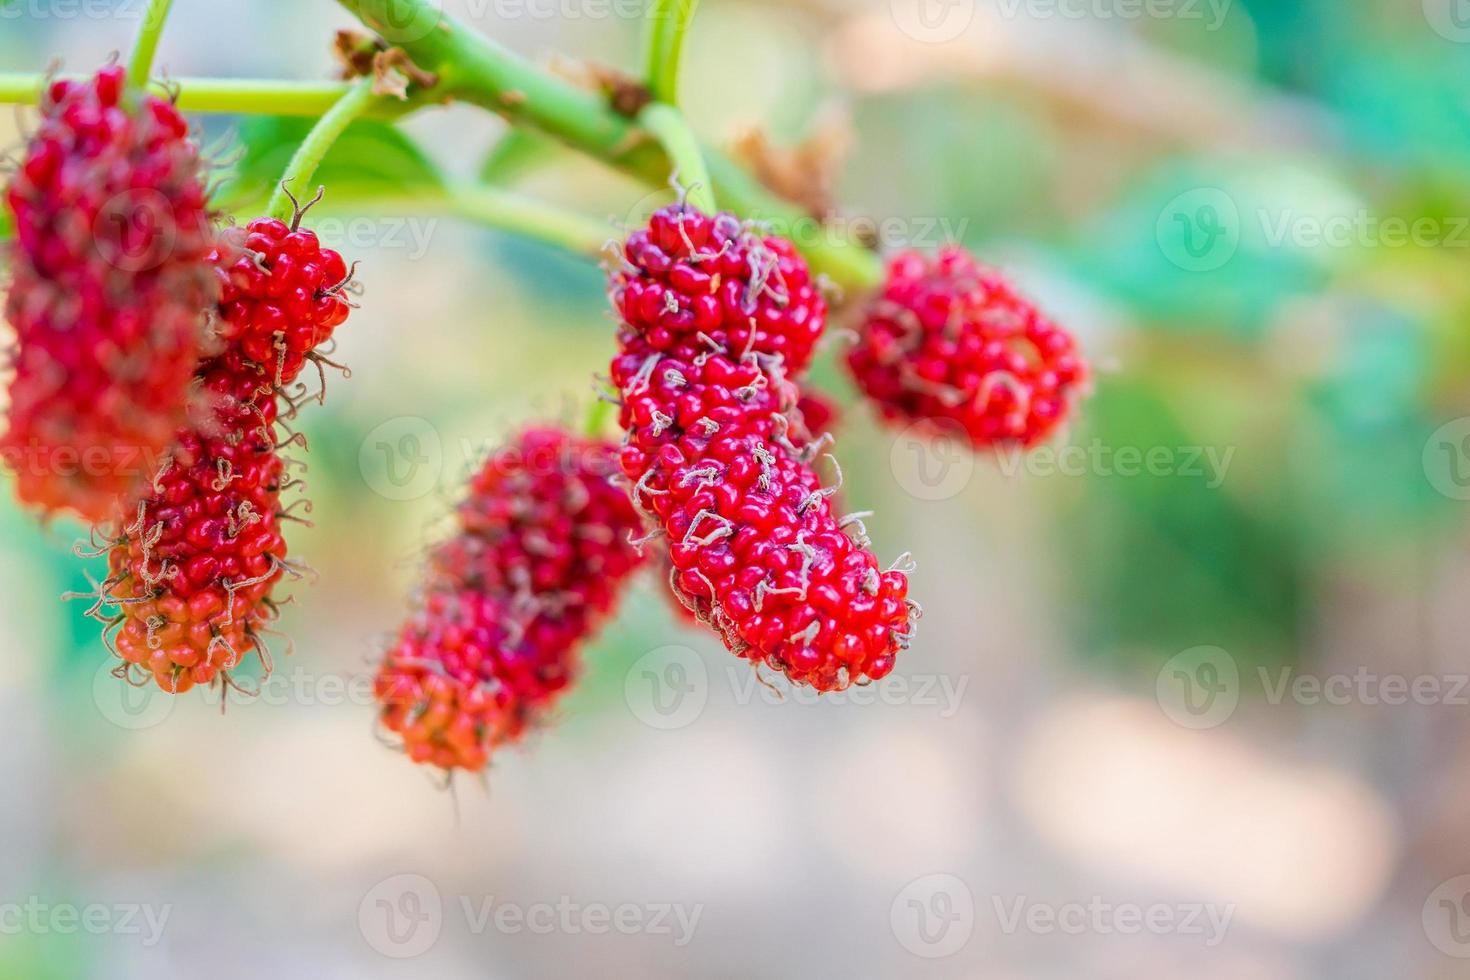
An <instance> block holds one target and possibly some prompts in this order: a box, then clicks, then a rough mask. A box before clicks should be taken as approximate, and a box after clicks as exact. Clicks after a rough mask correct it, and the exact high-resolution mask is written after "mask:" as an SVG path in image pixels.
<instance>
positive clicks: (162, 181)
mask: <svg viewBox="0 0 1470 980" xmlns="http://www.w3.org/2000/svg"><path fill="white" fill-rule="evenodd" d="M122 96H123V71H122V69H121V68H119V67H117V66H111V67H107V68H104V69H102V70H101V71H100V72H98V73H97V74H96V76H94V77H93V78H91V79H88V80H84V81H57V82H55V83H53V84H52V85H51V86H50V87H49V88H48V90H47V92H46V93H45V96H44V98H43V100H42V105H41V110H42V118H41V123H40V127H39V129H38V130H37V131H36V133H35V135H34V136H33V137H32V138H31V140H30V143H29V145H28V146H27V147H26V151H25V156H24V158H23V159H22V161H21V163H20V165H19V168H18V170H17V171H16V174H15V177H14V179H13V180H12V182H11V184H10V187H9V189H8V191H7V192H6V198H5V200H6V204H7V206H8V207H9V208H10V210H11V213H12V214H13V216H14V222H15V242H14V245H13V247H12V248H11V249H10V254H9V259H10V265H11V267H12V269H13V274H12V280H11V284H10V293H9V298H8V300H7V302H6V306H5V315H6V317H7V318H8V319H9V321H10V323H11V325H12V326H13V327H14V329H15V333H16V349H15V352H14V356H13V366H14V371H15V373H14V378H13V380H12V382H11V387H10V411H9V426H8V428H7V430H6V432H5V435H4V436H3V438H0V456H3V458H4V459H5V461H6V463H7V464H8V465H9V467H10V468H11V469H12V470H13V471H14V473H15V477H16V489H17V493H18V495H19V496H20V498H21V499H22V500H23V501H25V502H27V503H30V504H33V505H35V506H37V507H39V508H40V509H42V510H43V511H45V512H46V513H48V514H50V513H55V512H58V511H66V510H69V511H72V512H75V513H76V514H78V515H80V516H81V517H83V518H86V519H88V520H91V521H94V522H96V521H101V520H105V519H107V518H109V517H111V516H112V515H113V513H114V510H113V509H114V507H115V505H116V504H117V503H118V502H119V501H124V502H126V501H129V499H130V498H131V497H132V496H133V495H134V494H135V493H137V492H139V491H140V490H141V489H142V487H143V485H144V484H145V483H146V481H147V479H148V477H149V476H150V475H152V472H153V471H155V470H156V469H157V466H158V463H159V461H160V460H162V459H163V457H164V455H165V454H166V452H167V451H168V448H169V445H170V444H171V443H172V441H173V438H174V432H175V430H176V429H177V428H178V427H179V426H180V425H181V424H182V423H183V422H184V420H185V414H186V407H185V403H186V395H187V392H188V389H189V385H190V380H191V378H192V377H193V376H194V373H195V369H196V367H197V365H198V361H199V356H200V349H201V344H202V342H203V326H204V315H205V312H206V311H207V310H208V309H209V308H210V307H211V306H212V305H213V302H214V295H215V289H216V287H215V282H214V279H213V277H212V275H211V274H210V269H209V265H208V255H209V249H210V242H211V228H210V215H209V210H208V206H207V203H206V195H205V185H204V180H203V178H202V176H201V164H200V157H199V152H198V149H197V147H196V146H195V145H194V144H193V143H192V142H191V141H190V139H189V133H188V126H187V124H186V123H185V122H184V119H183V117H182V116H180V115H179V113H178V111H177V110H176V109H175V108H174V107H173V105H172V104H170V103H169V102H166V101H163V100H161V99H158V98H155V97H153V96H149V95H145V94H142V93H133V94H132V95H131V98H133V99H136V107H135V108H128V107H126V106H125V104H124V102H123V98H122Z"/></svg>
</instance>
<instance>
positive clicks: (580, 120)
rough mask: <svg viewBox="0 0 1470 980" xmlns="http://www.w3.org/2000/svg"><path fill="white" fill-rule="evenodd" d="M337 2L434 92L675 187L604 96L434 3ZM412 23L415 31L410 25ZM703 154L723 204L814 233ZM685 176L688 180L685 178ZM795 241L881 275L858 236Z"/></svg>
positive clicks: (841, 276)
mask: <svg viewBox="0 0 1470 980" xmlns="http://www.w3.org/2000/svg"><path fill="white" fill-rule="evenodd" d="M338 3H340V4H341V5H342V6H343V7H345V8H346V9H347V10H348V11H350V12H351V13H352V14H354V15H356V16H357V17H358V18H359V19H360V20H361V21H362V22H363V23H364V24H366V25H367V26H368V27H369V28H371V29H373V30H375V31H378V32H380V33H383V34H385V35H386V36H387V37H388V38H389V39H391V41H392V43H394V44H395V45H397V46H398V47H401V48H403V49H404V50H405V51H406V52H407V53H408V55H409V56H410V57H411V58H413V60H414V62H415V63H416V64H417V65H418V66H419V67H420V68H423V69H424V70H426V71H431V72H434V73H435V74H437V75H438V76H439V85H438V86H437V87H436V90H435V91H436V94H438V95H441V96H443V97H446V98H453V99H459V100H462V101H465V102H469V103H472V104H474V105H478V106H481V107H482V108H486V109H489V110H491V111H492V112H496V113H499V114H500V115H502V116H505V117H506V118H507V119H509V120H510V121H511V122H513V123H515V124H517V125H523V126H530V127H532V128H535V129H539V130H541V131H542V132H544V133H547V134H548V135H550V136H554V137H556V138H557V139H559V140H561V141H562V142H563V143H566V144H567V145H569V146H571V147H573V148H574V149H576V150H579V151H581V152H583V153H586V154H587V155H589V156H592V157H595V158H596V159H598V160H602V161H603V162H605V163H607V164H609V165H611V166H613V167H616V168H617V169H619V170H622V171H624V172H625V173H628V174H631V175H632V176H634V177H637V178H638V179H639V180H642V181H644V182H645V183H648V184H652V185H654V186H662V185H664V184H666V183H667V181H668V179H669V175H670V171H671V169H672V164H671V162H670V160H669V158H668V156H667V154H665V152H664V151H663V149H662V148H661V147H660V146H659V144H658V142H657V141H656V140H653V139H650V138H649V135H648V133H646V132H645V131H644V130H642V129H640V128H638V127H636V126H635V125H634V124H633V123H632V122H631V121H630V120H628V119H626V118H624V117H622V116H620V115H618V114H617V113H616V112H614V111H613V110H612V108H611V107H610V106H609V105H608V104H607V102H606V101H605V100H604V99H603V98H601V97H600V96H599V95H597V94H596V93H593V92H590V91H587V90H585V89H582V88H578V87H577V86H576V85H573V84H572V83H571V82H568V81H565V80H563V79H561V78H557V77H555V76H552V75H548V74H546V73H545V72H542V71H540V70H538V69H537V68H535V67H534V66H532V65H531V64H530V63H528V62H526V61H525V60H524V59H522V58H520V57H518V56H517V55H515V54H512V53H511V52H510V51H507V50H506V49H505V48H503V47H501V46H500V45H498V44H496V43H495V42H494V41H492V40H490V39H489V38H487V37H484V36H483V35H480V34H478V33H476V32H475V31H473V30H471V29H469V28H468V27H466V26H465V25H464V24H463V23H461V22H460V21H458V20H456V19H455V18H453V17H451V16H449V15H448V14H444V13H442V12H440V11H439V10H438V9H437V8H436V7H435V6H434V5H433V4H432V3H431V2H430V0H338ZM405 24H408V25H410V28H408V29H405V27H404V26H403V25H405ZM703 156H704V160H705V162H706V164H707V165H708V167H709V172H710V175H711V177H712V178H713V184H714V191H715V193H716V194H717V195H718V197H719V200H720V201H721V202H722V203H723V204H724V206H725V207H727V208H729V209H730V210H732V211H734V212H736V213H737V214H739V215H741V216H743V217H746V218H754V219H757V220H763V221H768V222H771V223H772V224H774V225H775V226H776V227H777V229H778V230H781V231H783V232H786V231H787V229H792V228H798V227H808V226H812V227H814V228H815V223H814V222H813V221H812V219H811V218H810V217H809V216H808V215H807V214H806V213H805V212H804V211H802V210H801V209H800V208H798V207H796V206H795V205H792V204H790V203H788V202H786V201H783V200H782V199H780V198H779V197H777V196H775V195H774V194H772V193H771V192H770V191H768V190H766V189H765V188H764V187H762V186H761V185H760V183H759V182H758V181H756V180H755V179H754V178H753V177H751V176H750V175H749V174H747V173H746V172H745V171H743V170H741V169H740V168H739V167H738V166H736V165H735V164H734V163H732V162H730V161H729V160H728V159H727V158H725V157H724V156H723V155H721V154H719V153H718V152H715V151H713V150H711V149H710V148H709V147H705V148H704V153H703ZM680 176H681V178H684V179H686V180H687V179H688V178H687V175H685V174H683V173H681V174H680ZM788 234H789V232H788ZM792 237H793V240H794V241H795V242H796V244H797V246H798V247H800V248H801V250H802V251H803V252H804V253H805V255H806V257H807V259H808V261H810V262H811V264H812V267H813V268H814V269H815V270H816V271H818V272H822V273H826V274H827V275H828V276H829V277H830V278H831V279H832V280H834V281H835V282H837V283H838V284H839V285H842V286H849V287H858V288H864V287H868V286H872V285H875V284H876V283H878V282H879V281H881V279H882V273H883V270H882V264H881V262H879V260H878V257H877V256H875V255H874V254H873V253H872V252H870V251H869V250H868V249H867V248H865V247H864V246H863V245H862V244H861V243H859V242H857V241H855V240H851V239H848V238H845V237H843V236H841V235H839V234H837V233H836V232H835V231H833V230H830V229H815V231H814V234H812V235H811V236H806V235H798V236H792Z"/></svg>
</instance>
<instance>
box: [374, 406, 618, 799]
mask: <svg viewBox="0 0 1470 980" xmlns="http://www.w3.org/2000/svg"><path fill="white" fill-rule="evenodd" d="M617 475H618V474H617V453H616V450H615V449H614V448H613V447H612V446H610V445H607V444H605V443H600V442H593V441H590V440H586V439H579V438H577V437H575V436H571V435H569V434H567V433H565V432H561V431H559V430H555V429H532V430H529V431H527V432H524V433H522V434H521V435H520V436H519V437H517V438H516V439H514V440H512V441H511V442H510V443H509V444H507V445H506V446H505V447H503V448H502V449H500V450H499V451H497V452H496V453H495V454H493V455H492V456H491V457H490V458H489V459H488V460H487V461H486V463H485V465H484V466H483V467H482V468H481V469H480V471H479V472H478V473H477V474H476V475H475V477H474V478H473V479H472V480H471V481H470V485H469V488H468V491H467V493H466V496H465V499H464V501H463V502H462V503H461V504H460V506H459V508H458V512H457V525H458V533H456V534H455V535H454V536H453V537H451V538H450V539H449V540H448V541H446V542H445V543H444V544H443V545H441V546H439V547H438V548H437V549H435V551H434V553H433V554H432V556H431V557H430V561H429V577H428V583H427V586H426V589H425V598H424V600H423V603H422V605H421V607H420V608H419V609H418V610H417V611H416V612H415V614H414V615H413V616H412V617H411V618H410V620H409V621H408V623H407V624H406V625H405V626H404V628H403V630H402V632H401V633H400V635H399V638H398V642H397V644H396V645H395V646H394V647H393V649H392V650H390V651H389V652H388V655H387V657H386V658H385V660H384V663H383V665H382V667H381V668H380V670H379V672H378V676H377V682H376V685H377V686H376V690H377V694H378V698H379V700H380V702H381V703H382V713H381V719H382V722H383V724H384V726H385V727H386V728H387V729H388V730H390V731H392V732H395V733H397V734H398V735H399V736H400V737H401V738H402V739H403V742H404V745H405V748H406V749H407V751H408V754H409V756H410V758H412V759H413V760H414V761H416V762H423V763H427V764H430V765H435V766H439V767H440V768H443V769H455V768H460V769H468V770H472V771H473V770H479V769H482V768H484V766H485V765H486V763H487V762H488V760H489V757H490V752H491V750H492V749H493V748H494V747H495V746H497V745H500V744H502V743H505V742H510V741H513V740H515V739H516V738H518V737H519V736H520V735H521V733H522V732H523V731H524V729H525V728H526V726H527V724H529V723H531V722H533V721H536V720H538V719H540V718H542V717H544V716H545V714H546V713H547V711H548V710H549V709H550V707H551V705H552V704H553V703H554V701H555V699H556V697H557V696H558V695H559V694H560V693H561V692H562V690H563V689H565V688H566V686H567V684H568V682H569V681H570V680H571V679H572V678H573V677H574V676H575V673H576V667H577V651H578V647H579V646H580V644H581V643H582V642H583V641H584V640H585V639H586V638H587V636H588V635H589V634H590V633H591V632H592V631H593V630H594V629H595V628H596V626H597V624H598V623H600V622H601V620H602V618H603V617H604V616H605V615H606V614H607V613H608V612H610V611H611V609H612V607H613V605H614V603H615V602H616V600H617V597H618V594H619V593H620V591H621V590H622V587H623V586H624V585H625V584H626V582H627V580H628V579H629V577H630V576H631V574H632V572H633V571H634V569H635V568H637V567H638V565H639V563H640V560H641V556H640V555H639V553H638V551H637V549H636V547H635V545H634V544H633V543H632V538H633V537H634V536H635V535H637V534H638V533H639V528H640V526H641V525H640V521H639V518H638V515H637V513H636V512H635V511H634V509H633V506H632V503H631V502H630V501H629V499H628V494H627V491H626V490H625V489H623V488H622V487H621V486H619V485H618V484H617V483H616V482H615V479H616V478H617Z"/></svg>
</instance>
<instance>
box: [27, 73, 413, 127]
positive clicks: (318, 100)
mask: <svg viewBox="0 0 1470 980" xmlns="http://www.w3.org/2000/svg"><path fill="white" fill-rule="evenodd" d="M83 77H85V76H82V75H78V74H76V73H64V74H60V75H36V74H26V73H19V72H0V104H11V105H35V104H36V103H37V102H39V101H40V99H41V93H42V91H43V90H44V88H45V86H46V84H47V83H48V82H50V81H52V80H54V79H58V78H71V79H79V78H83ZM351 88H352V83H351V82H331V81H308V82H294V81H280V80H276V79H268V78H176V79H174V80H173V81H172V82H170V83H169V84H168V85H165V84H164V83H163V82H152V83H150V84H149V86H148V90H149V91H150V92H152V93H153V94H155V95H159V96H164V97H167V96H170V95H173V94H175V92H176V93H177V95H178V106H179V109H180V110H182V111H184V112H211V113H214V112H217V113H251V114H263V115H272V116H320V115H321V114H322V113H324V112H326V111H327V110H328V109H330V108H332V106H333V105H335V104H336V102H337V101H338V100H339V99H341V98H342V96H343V95H345V94H347V92H348V91H350V90H351ZM422 104H423V103H422V101H420V99H419V98H411V99H410V100H409V101H408V102H404V101H403V100H402V99H397V98H394V97H392V96H381V97H379V98H378V99H376V100H374V102H373V104H372V106H371V107H370V108H369V111H368V114H369V115H372V116H378V117H389V118H391V117H395V116H401V115H404V114H406V113H408V112H411V111H413V110H414V109H417V108H419V107H420V106H421V105H422Z"/></svg>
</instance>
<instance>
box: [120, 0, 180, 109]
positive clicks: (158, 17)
mask: <svg viewBox="0 0 1470 980" xmlns="http://www.w3.org/2000/svg"><path fill="white" fill-rule="evenodd" d="M172 6H173V0H148V10H147V12H145V13H144V14H143V23H142V25H141V26H139V28H138V36H137V37H136V38H135V39H134V40H133V53H132V54H131V55H130V56H129V57H128V84H129V85H130V86H132V87H133V88H143V87H144V86H146V85H147V84H148V76H149V74H150V73H151V72H152V71H153V55H154V53H155V52H156V51H157V50H158V38H159V35H161V34H162V33H163V23H164V21H166V20H168V12H169V9H170V8H171V7H172Z"/></svg>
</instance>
